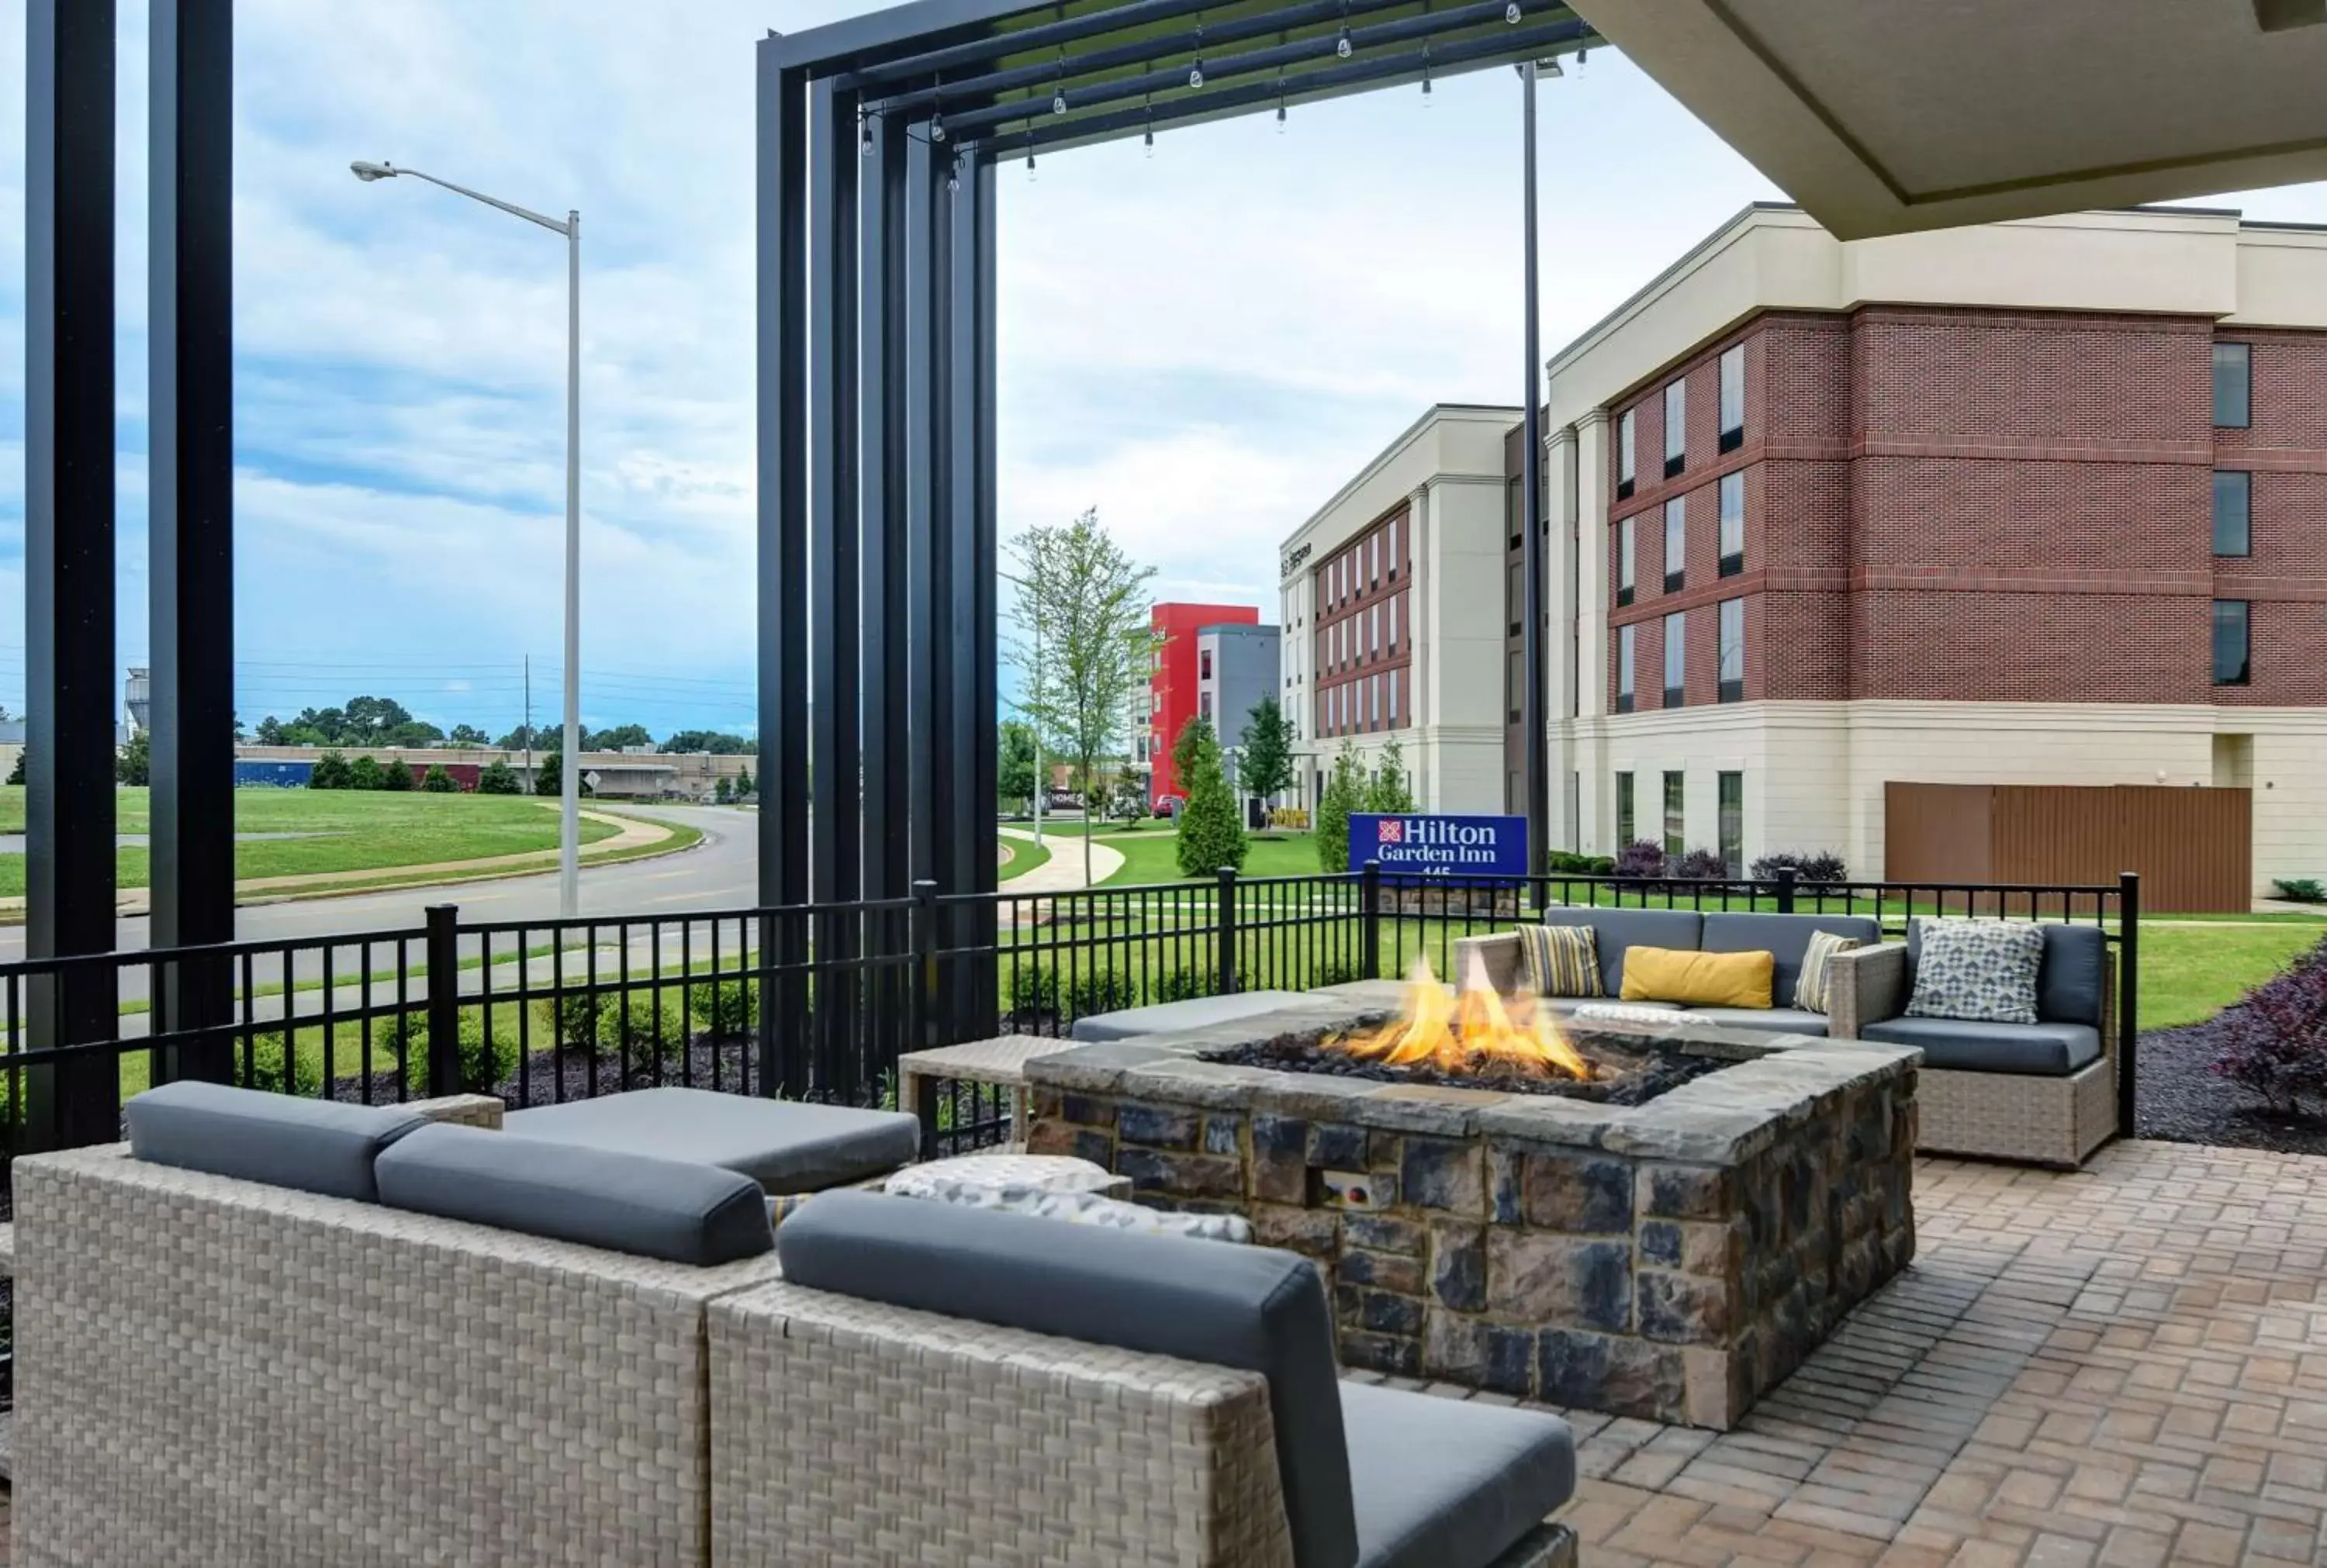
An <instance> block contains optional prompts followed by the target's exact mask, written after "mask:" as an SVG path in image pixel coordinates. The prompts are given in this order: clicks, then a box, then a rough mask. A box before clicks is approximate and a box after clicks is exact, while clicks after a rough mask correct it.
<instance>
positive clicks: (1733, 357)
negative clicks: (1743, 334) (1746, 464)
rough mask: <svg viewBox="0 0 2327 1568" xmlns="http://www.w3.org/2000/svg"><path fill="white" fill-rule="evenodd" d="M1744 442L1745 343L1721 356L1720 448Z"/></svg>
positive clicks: (1739, 444)
mask: <svg viewBox="0 0 2327 1568" xmlns="http://www.w3.org/2000/svg"><path fill="white" fill-rule="evenodd" d="M1744 444H1745V345H1744V344H1743V343H1740V344H1738V345H1737V346H1736V347H1735V348H1733V349H1730V350H1727V351H1726V352H1724V354H1723V355H1722V356H1721V450H1722V451H1724V452H1734V451H1736V450H1737V449H1738V448H1739V447H1741V446H1743V445H1744Z"/></svg>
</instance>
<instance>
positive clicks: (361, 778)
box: [347, 757, 411, 789]
mask: <svg viewBox="0 0 2327 1568" xmlns="http://www.w3.org/2000/svg"><path fill="white" fill-rule="evenodd" d="M405 776H406V779H407V784H408V782H409V779H410V777H411V770H409V769H407V770H405ZM387 778H388V775H387V774H386V773H384V772H383V771H381V770H380V765H379V759H378V758H377V757H358V758H357V759H356V760H355V761H352V762H350V763H349V764H348V784H347V787H348V788H349V789H387V788H388V783H387Z"/></svg>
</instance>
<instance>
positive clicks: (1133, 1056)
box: [1026, 980, 1922, 1164]
mask: <svg viewBox="0 0 2327 1568" xmlns="http://www.w3.org/2000/svg"><path fill="white" fill-rule="evenodd" d="M1402 994H1403V987H1402V986H1400V985H1397V983H1395V982H1390V981H1378V980H1377V981H1359V982H1356V983H1354V984H1350V985H1336V986H1331V987H1328V988H1326V989H1324V990H1322V991H1313V992H1309V993H1306V994H1303V995H1301V996H1300V997H1299V998H1298V999H1297V1000H1295V1001H1294V1002H1292V1003H1288V1004H1286V1005H1285V1006H1284V1007H1281V1008H1278V1009H1276V1010H1274V1011H1272V1012H1269V1013H1261V1014H1257V1015H1254V1016H1251V1017H1247V1018H1241V1019H1237V1020H1235V1021H1233V1022H1222V1023H1218V1024H1214V1025H1211V1026H1209V1027H1206V1028H1202V1029H1192V1030H1183V1031H1175V1032H1173V1033H1169V1034H1152V1035H1145V1036H1143V1037H1141V1038H1139V1039H1136V1040H1121V1041H1107V1042H1105V1043H1101V1044H1094V1045H1086V1046H1079V1047H1073V1048H1070V1049H1068V1050H1061V1051H1058V1052H1055V1053H1053V1054H1051V1055H1049V1056H1043V1057H1038V1058H1036V1059H1033V1060H1032V1061H1029V1062H1028V1063H1027V1064H1026V1078H1027V1081H1028V1082H1029V1083H1030V1084H1033V1085H1037V1086H1042V1087H1050V1088H1054V1089H1057V1090H1059V1091H1060V1092H1061V1093H1064V1094H1070V1095H1073V1094H1089V1095H1109V1096H1122V1097H1136V1098H1153V1099H1156V1100H1161V1101H1166V1102H1169V1103H1171V1104H1174V1105H1183V1106H1203V1107H1207V1108H1215V1109H1221V1110H1231V1109H1245V1108H1249V1107H1251V1106H1255V1105H1265V1106H1266V1107H1267V1108H1268V1109H1269V1110H1271V1111H1273V1112H1275V1113H1276V1114H1279V1115H1292V1116H1306V1117H1314V1118H1317V1119H1320V1120H1326V1121H1334V1122H1342V1123H1354V1124H1357V1125H1361V1126H1369V1127H1379V1128H1383V1129H1386V1130H1388V1131H1391V1132H1400V1133H1424V1134H1434V1135H1436V1136H1441V1137H1469V1136H1473V1135H1479V1134H1484V1135H1488V1136H1491V1137H1494V1138H1497V1139H1500V1140H1506V1141H1509V1142H1513V1143H1528V1144H1541V1145H1545V1146H1547V1147H1558V1148H1588V1149H1603V1150H1606V1151H1608V1152H1609V1153H1618V1154H1631V1155H1642V1156H1647V1157H1649V1158H1655V1159H1664V1160H1681V1161H1691V1162H1706V1163H1711V1164H1734V1163H1736V1162H1741V1161H1743V1160H1747V1159H1750V1158H1752V1156H1753V1155H1755V1154H1757V1153H1761V1152H1762V1150H1764V1149H1767V1148H1769V1147H1771V1146H1772V1145H1773V1144H1775V1143H1777V1142H1778V1141H1779V1140H1780V1138H1782V1137H1784V1136H1785V1135H1787V1134H1790V1133H1791V1132H1792V1131H1793V1130H1795V1129H1796V1128H1798V1127H1799V1126H1800V1125H1804V1124H1805V1123H1807V1122H1808V1120H1809V1118H1810V1117H1811V1116H1812V1115H1813V1114H1815V1113H1816V1112H1817V1111H1818V1108H1819V1107H1820V1106H1822V1105H1830V1104H1831V1103H1832V1102H1833V1100H1834V1099H1835V1098H1836V1097H1838V1096H1840V1095H1843V1094H1845V1093H1846V1092H1847V1091H1849V1090H1851V1089H1853V1088H1855V1087H1860V1086H1862V1085H1865V1084H1869V1083H1873V1082H1875V1081H1877V1080H1880V1079H1883V1078H1891V1077H1893V1076H1895V1075H1897V1074H1898V1073H1899V1072H1901V1071H1902V1070H1909V1069H1913V1068H1915V1067H1916V1066H1918V1065H1919V1064H1920V1061H1921V1057H1922V1053H1921V1052H1920V1051H1919V1050H1913V1049H1912V1048H1910V1047H1903V1046H1888V1045H1879V1044H1874V1043H1873V1042H1868V1041H1829V1040H1819V1039H1815V1038H1812V1037H1810V1036H1808V1035H1789V1034H1767V1033H1762V1032H1758V1031H1740V1030H1727V1029H1720V1028H1716V1027H1714V1026H1711V1025H1702V1024H1690V1025H1687V1026H1686V1027H1683V1028H1678V1029H1674V1028H1656V1027H1643V1026H1640V1025H1634V1024H1629V1023H1625V1022H1618V1021H1606V1022H1593V1023H1592V1024H1590V1025H1588V1026H1586V1027H1584V1028H1583V1029H1582V1030H1581V1031H1580V1032H1584V1033H1585V1034H1587V1035H1588V1036H1591V1037H1597V1038H1604V1039H1609V1040H1617V1039H1627V1038H1628V1039H1631V1040H1633V1041H1641V1042H1644V1043H1645V1042H1648V1041H1656V1042H1658V1043H1660V1044H1662V1045H1663V1046H1664V1047H1666V1048H1667V1049H1670V1050H1683V1051H1686V1052H1688V1053H1689V1054H1692V1055H1703V1056H1708V1057H1712V1058H1715V1059H1723V1060H1726V1061H1728V1062H1730V1063H1731V1064H1732V1065H1730V1066H1729V1067H1727V1068H1725V1069H1723V1070H1722V1071H1719V1072H1715V1073H1709V1074H1707V1075H1706V1076H1705V1077H1703V1078H1696V1079H1695V1080H1694V1081H1692V1082H1689V1083H1686V1084H1683V1085H1681V1086H1680V1087H1677V1088H1674V1089H1671V1090H1668V1091H1667V1092H1666V1093H1664V1094H1662V1095H1659V1096H1658V1097H1656V1098H1655V1099H1652V1100H1650V1101H1649V1102H1648V1103H1647V1104H1645V1105H1640V1106H1609V1105H1600V1104H1594V1103H1593V1102H1591V1101H1588V1100H1581V1099H1574V1098H1569V1097H1563V1096H1558V1095H1544V1094H1523V1093H1514V1092H1509V1091H1506V1090H1500V1089H1495V1088H1451V1087H1436V1086H1429V1085H1420V1084H1396V1083H1382V1082H1378V1081H1377V1080H1373V1079H1369V1078H1343V1077H1338V1076H1335V1075H1332V1074H1330V1073H1315V1072H1287V1071H1281V1070H1277V1069H1271V1068H1262V1067H1246V1066H1239V1065H1236V1064H1232V1063H1228V1062H1220V1061H1210V1060H1206V1059H1205V1058H1206V1057H1207V1055H1209V1054H1210V1053H1213V1052H1218V1051H1223V1050H1232V1049H1234V1048H1236V1047H1238V1046H1242V1045H1246V1044H1249V1043H1250V1042H1252V1041H1258V1040H1266V1039H1269V1038H1272V1037H1274V1036H1277V1035H1285V1034H1295V1033H1301V1032H1304V1031H1319V1030H1331V1031H1339V1030H1345V1029H1355V1028H1359V1027H1362V1026H1368V1025H1372V1024H1377V1023H1379V1022H1382V1021H1383V1020H1385V1019H1387V1018H1389V1017H1393V1016H1395V1015H1396V1014H1397V1009H1398V1003H1399V999H1400V997H1401V995H1402Z"/></svg>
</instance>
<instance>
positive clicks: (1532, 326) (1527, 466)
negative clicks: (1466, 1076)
mask: <svg viewBox="0 0 2327 1568" xmlns="http://www.w3.org/2000/svg"><path fill="white" fill-rule="evenodd" d="M1519 87H1520V91H1521V92H1522V93H1523V94H1524V95H1525V102H1526V108H1525V111H1524V112H1523V114H1522V115H1521V121H1522V123H1523V125H1524V126H1525V127H1526V132H1525V134H1526V137H1527V148H1526V155H1525V157H1524V159H1523V160H1522V163H1523V165H1524V167H1525V169H1526V172H1527V173H1526V177H1527V198H1526V201H1525V202H1524V203H1523V205H1524V208H1525V211H1526V218H1525V222H1526V225H1527V239H1526V251H1527V265H1526V273H1527V312H1526V316H1527V326H1526V330H1525V331H1523V332H1522V333H1521V336H1522V337H1523V338H1524V339H1525V340H1526V345H1527V347H1526V351H1527V406H1526V413H1525V415H1524V416H1523V418H1522V420H1521V425H1520V439H1521V440H1522V441H1523V442H1524V443H1526V446H1527V450H1526V452H1524V453H1522V454H1521V455H1520V458H1519V474H1520V479H1519V488H1520V489H1521V490H1524V491H1525V492H1526V493H1525V494H1524V495H1523V496H1522V497H1521V498H1520V500H1519V574H1520V576H1521V577H1523V578H1524V579H1526V582H1525V585H1524V586H1523V587H1522V588H1521V590H1520V593H1519V603H1520V607H1521V614H1522V617H1523V622H1524V623H1523V624H1522V625H1521V627H1520V628H1519V663H1520V665H1521V669H1520V672H1519V743H1520V745H1521V747H1522V748H1523V750H1522V751H1521V756H1522V758H1523V759H1524V760H1523V761H1521V763H1520V777H1521V779H1522V780H1523V782H1524V783H1525V785H1526V789H1527V824H1528V871H1529V873H1532V874H1534V875H1536V876H1541V875H1542V874H1543V873H1544V869H1545V867H1547V865H1548V864H1550V859H1549V850H1550V847H1551V796H1550V788H1549V785H1550V781H1549V779H1547V777H1546V775H1545V757H1544V743H1545V742H1544V722H1543V714H1544V700H1543V698H1544V693H1543V392H1542V387H1543V380H1542V377H1543V351H1542V341H1541V340H1542V323H1541V322H1540V321H1539V319H1538V318H1539V316H1540V315H1541V313H1542V307H1541V303H1540V301H1539V299H1538V297H1537V272H1536V249H1537V246H1536V177H1535V61H1528V62H1527V63H1526V64H1524V65H1522V66H1520V67H1519Z"/></svg>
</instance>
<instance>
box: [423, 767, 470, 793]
mask: <svg viewBox="0 0 2327 1568" xmlns="http://www.w3.org/2000/svg"><path fill="white" fill-rule="evenodd" d="M420 788H421V789H425V790H426V791H427V792H428V793H429V794H431V795H458V794H459V793H460V792H461V786H460V785H459V784H457V783H455V782H454V781H453V775H451V774H450V773H447V772H446V771H444V763H442V762H431V763H429V764H428V772H427V775H426V776H425V778H423V779H421V780H420Z"/></svg>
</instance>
